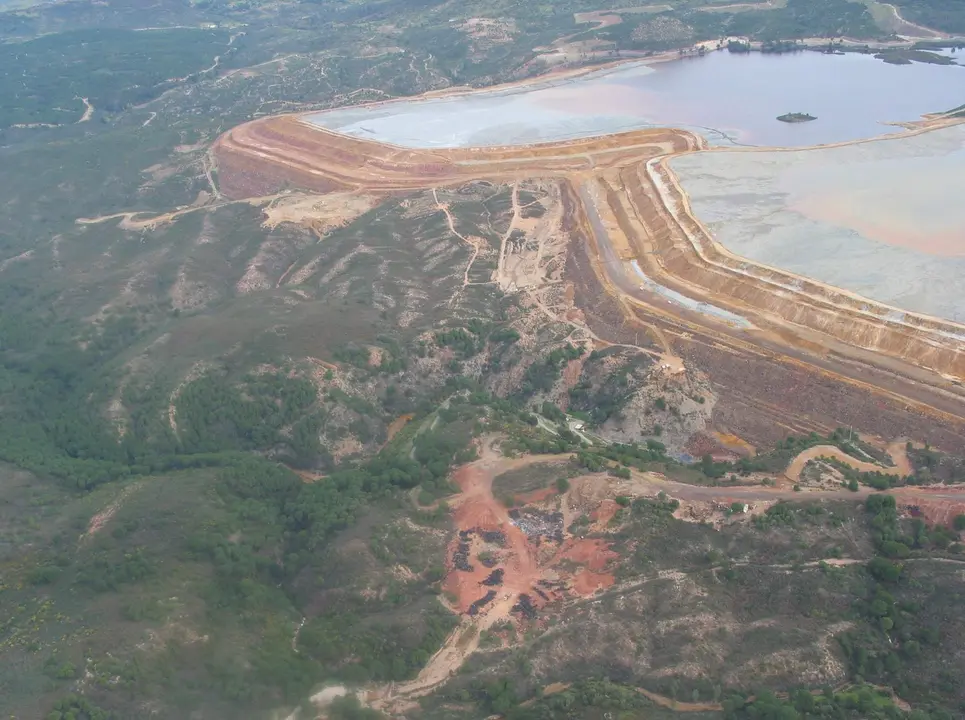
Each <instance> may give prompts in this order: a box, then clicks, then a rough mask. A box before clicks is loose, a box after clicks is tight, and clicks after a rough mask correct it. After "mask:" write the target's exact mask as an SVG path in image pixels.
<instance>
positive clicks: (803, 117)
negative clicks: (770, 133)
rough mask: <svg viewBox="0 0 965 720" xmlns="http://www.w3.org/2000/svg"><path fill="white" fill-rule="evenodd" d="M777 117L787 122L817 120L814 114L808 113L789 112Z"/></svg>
mask: <svg viewBox="0 0 965 720" xmlns="http://www.w3.org/2000/svg"><path fill="white" fill-rule="evenodd" d="M777 119H778V120H780V121H781V122H786V123H802V122H811V121H812V120H817V118H816V117H814V115H808V114H807V113H787V114H786V115H779V116H778V118H777Z"/></svg>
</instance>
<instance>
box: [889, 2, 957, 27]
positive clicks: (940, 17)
mask: <svg viewBox="0 0 965 720" xmlns="http://www.w3.org/2000/svg"><path fill="white" fill-rule="evenodd" d="M895 5H896V6H897V7H898V9H899V10H900V11H901V15H902V17H904V18H905V19H906V20H909V21H910V22H913V23H917V24H918V25H924V26H925V27H929V28H933V29H935V30H939V31H942V32H947V33H952V34H959V35H961V34H965V7H963V6H962V3H960V2H948V0H900V1H899V2H896V3H895Z"/></svg>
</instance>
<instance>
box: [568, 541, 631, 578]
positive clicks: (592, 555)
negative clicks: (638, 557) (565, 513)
mask: <svg viewBox="0 0 965 720" xmlns="http://www.w3.org/2000/svg"><path fill="white" fill-rule="evenodd" d="M618 557H620V556H619V555H618V554H617V553H615V552H613V551H612V550H611V549H610V543H609V542H607V541H606V540H600V539H595V540H567V541H566V542H565V543H563V548H562V549H561V550H560V553H559V559H560V560H570V561H572V562H576V563H579V564H581V565H585V566H586V567H588V568H589V569H590V570H592V571H594V572H599V571H601V570H603V568H605V567H606V566H607V565H608V564H609V563H610V561H611V560H616V559H617V558H618Z"/></svg>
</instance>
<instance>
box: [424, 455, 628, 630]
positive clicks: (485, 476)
mask: <svg viewBox="0 0 965 720" xmlns="http://www.w3.org/2000/svg"><path fill="white" fill-rule="evenodd" d="M554 459H556V460H558V458H554ZM536 460H538V458H534V457H528V458H524V459H523V461H524V463H525V464H528V463H529V462H533V461H536ZM520 464H521V463H520V460H510V459H508V458H502V457H500V456H498V455H497V454H496V451H495V450H494V449H493V448H492V446H491V445H490V446H488V447H485V448H484V449H483V452H482V457H481V458H480V459H479V460H477V461H475V462H472V463H469V464H467V465H463V466H462V467H460V468H459V469H457V470H456V472H455V473H454V475H453V480H454V481H455V483H456V484H457V485H458V486H459V489H460V491H461V492H460V494H459V495H458V496H456V497H455V498H454V499H453V500H452V501H451V505H452V507H453V521H454V523H455V525H456V528H457V529H458V530H459V531H460V533H459V534H457V536H456V537H455V538H454V539H453V541H452V542H451V543H450V544H449V548H448V553H447V568H448V574H447V575H446V579H445V581H444V583H443V587H444V590H445V591H446V592H447V593H450V594H451V599H452V605H453V607H454V609H456V610H457V611H459V612H462V613H467V612H469V611H470V607H471V606H472V605H473V603H474V602H476V601H477V600H479V599H480V598H482V597H484V596H485V595H486V593H487V592H488V591H489V590H494V591H495V592H496V598H495V599H494V600H493V601H492V602H491V603H489V604H487V605H486V606H484V607H483V608H482V609H480V611H479V612H480V613H481V614H483V615H485V614H487V612H488V611H489V609H490V608H491V607H493V606H496V605H498V606H499V608H500V611H503V612H505V611H506V610H508V609H509V605H511V604H512V603H509V604H507V603H505V602H501V601H503V600H506V599H512V600H513V601H516V600H517V599H518V598H519V597H520V596H521V595H526V596H528V598H529V603H530V604H531V605H532V606H533V607H535V608H540V607H544V606H545V605H546V604H547V603H550V602H553V601H556V600H560V599H563V597H564V596H565V592H566V590H567V589H568V590H569V591H570V592H572V593H574V594H575V595H579V596H585V595H589V594H592V593H594V592H596V591H597V590H599V589H602V588H606V587H609V586H610V585H612V584H613V582H614V578H613V576H612V575H610V574H609V573H606V572H605V569H606V567H607V566H608V565H609V564H610V563H611V561H613V560H615V559H616V558H618V557H619V555H618V554H617V553H615V552H613V551H612V550H611V549H610V545H609V543H608V542H606V541H605V540H585V539H573V538H569V539H566V540H564V542H563V544H562V545H561V546H560V547H559V548H556V547H555V546H554V544H553V542H552V541H550V540H547V539H545V538H543V539H542V540H541V541H540V542H539V543H538V544H537V542H535V541H534V540H530V538H528V537H527V536H526V534H525V533H524V532H523V531H522V530H521V529H520V528H519V527H517V526H516V525H515V524H514V523H513V521H512V519H511V518H510V517H509V512H508V511H507V509H506V508H505V507H504V506H503V505H501V504H500V503H499V502H498V501H497V500H496V499H495V497H493V493H492V481H493V477H494V476H495V475H497V474H499V473H500V472H504V471H505V470H507V469H508V468H510V467H514V466H518V465H520ZM556 492H557V491H556V488H554V487H549V488H543V489H541V490H536V491H534V492H531V493H528V494H527V495H525V496H523V498H521V499H523V500H524V501H525V502H526V503H541V502H545V501H547V500H549V499H550V498H552V497H553V496H554V495H555V494H556ZM611 506H612V508H611ZM616 508H617V505H616V503H614V502H613V501H612V500H604V507H603V508H602V512H601V514H600V515H599V516H600V517H601V518H605V519H606V520H608V519H609V518H610V517H612V516H613V513H614V512H615V511H616ZM470 531H471V532H470ZM493 531H498V532H501V533H502V534H503V537H504V538H505V542H504V543H503V545H502V547H500V546H498V544H497V545H493V544H487V543H486V542H485V540H484V539H483V537H482V533H483V532H493ZM463 543H465V544H467V545H468V553H467V558H466V561H467V562H468V564H469V566H471V567H472V570H470V571H467V570H460V569H458V568H457V567H456V564H455V555H456V553H457V552H459V551H460V545H461V544H463ZM463 547H465V546H463ZM483 550H486V551H488V552H490V553H491V554H492V555H493V556H494V557H496V558H497V559H498V562H497V564H496V565H495V566H494V567H493V568H487V567H485V566H484V565H483V564H482V563H481V562H480V561H479V559H478V557H479V553H480V552H482V551H483ZM564 559H565V560H568V561H569V562H570V563H574V564H576V565H579V566H581V567H580V568H579V570H577V571H576V572H575V573H573V574H572V575H571V572H570V571H564V570H562V569H561V568H560V567H559V561H560V560H564ZM494 569H501V570H503V578H502V584H501V585H498V586H494V587H492V588H490V587H488V586H486V585H483V584H482V581H483V580H485V579H486V578H487V577H488V576H489V575H490V573H492V571H493V570H494ZM541 581H542V582H541Z"/></svg>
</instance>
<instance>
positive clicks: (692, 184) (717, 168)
mask: <svg viewBox="0 0 965 720" xmlns="http://www.w3.org/2000/svg"><path fill="white" fill-rule="evenodd" d="M670 166H671V168H672V169H673V171H674V172H675V173H676V174H677V177H678V178H679V180H680V183H681V185H682V187H683V188H684V190H685V191H686V192H687V194H688V196H689V198H690V203H691V207H692V208H693V211H694V213H695V215H696V216H697V218H698V219H699V220H700V221H701V222H702V223H703V224H704V225H705V226H706V227H707V228H708V230H709V231H710V232H711V234H712V235H713V236H714V238H715V239H716V240H717V241H718V242H720V243H721V244H722V245H723V246H725V247H726V248H727V249H728V250H730V251H731V252H733V253H735V254H737V255H740V256H742V257H746V258H749V259H751V260H754V261H756V262H759V263H763V264H766V265H770V266H773V267H778V268H782V269H785V270H790V271H791V272H794V273H796V274H799V275H803V276H805V277H808V278H812V279H814V280H818V281H821V282H824V283H827V284H829V285H834V286H836V287H840V288H843V289H846V290H850V291H852V292H855V293H858V294H859V295H862V296H864V297H868V298H871V299H874V300H878V301H879V302H884V303H887V304H889V305H893V306H895V307H896V308H899V309H901V310H910V311H912V312H918V313H925V314H928V315H933V316H936V317H940V318H944V319H946V320H952V321H955V322H965V292H963V291H965V203H963V202H962V197H961V180H960V179H961V178H962V177H965V126H961V125H959V126H954V127H947V128H943V129H938V130H933V131H931V132H927V133H922V134H919V135H915V136H911V137H902V138H900V139H894V140H878V141H874V142H868V143H860V144H855V145H850V146H845V147H836V148H822V149H813V150H797V151H788V152H780V151H773V152H760V151H739V150H736V151H726V152H710V153H699V154H695V155H687V156H683V157H680V158H676V159H674V160H673V161H671V164H670ZM898 315H900V313H898ZM896 319H899V318H897V317H896ZM963 339H965V338H963Z"/></svg>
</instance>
